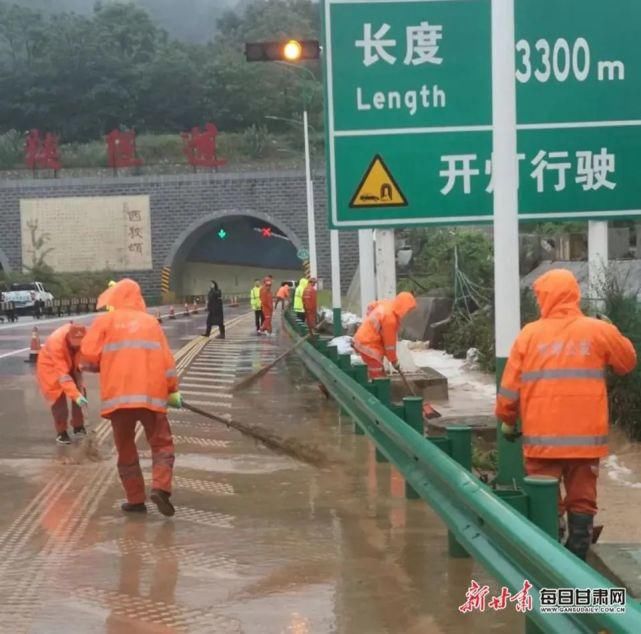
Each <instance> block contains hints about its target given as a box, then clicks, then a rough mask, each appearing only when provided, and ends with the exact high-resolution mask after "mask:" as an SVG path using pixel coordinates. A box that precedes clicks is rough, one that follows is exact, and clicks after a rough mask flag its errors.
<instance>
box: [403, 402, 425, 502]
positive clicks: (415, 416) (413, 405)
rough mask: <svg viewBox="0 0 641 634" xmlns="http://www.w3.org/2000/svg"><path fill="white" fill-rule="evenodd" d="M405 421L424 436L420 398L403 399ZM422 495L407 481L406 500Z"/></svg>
mask: <svg viewBox="0 0 641 634" xmlns="http://www.w3.org/2000/svg"><path fill="white" fill-rule="evenodd" d="M403 419H404V420H405V422H406V423H407V424H408V425H409V426H410V427H411V428H412V429H413V430H414V431H416V432H418V433H419V434H420V435H421V436H423V399H422V397H420V396H406V397H405V398H404V399H403ZM419 497H420V495H419V494H418V493H417V492H416V491H415V490H414V488H413V487H412V485H411V484H409V483H408V482H407V480H406V481H405V499H407V500H418V499H419Z"/></svg>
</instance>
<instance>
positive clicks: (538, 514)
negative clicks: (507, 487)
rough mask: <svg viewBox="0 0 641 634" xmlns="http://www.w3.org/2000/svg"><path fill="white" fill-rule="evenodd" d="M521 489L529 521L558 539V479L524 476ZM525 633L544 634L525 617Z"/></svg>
mask: <svg viewBox="0 0 641 634" xmlns="http://www.w3.org/2000/svg"><path fill="white" fill-rule="evenodd" d="M523 490H524V491H525V493H526V494H527V496H528V507H529V508H528V510H529V516H530V521H532V522H533V523H534V524H536V525H537V526H538V527H539V528H540V529H541V530H542V531H543V532H545V533H547V534H548V535H549V536H550V537H552V539H555V540H558V539H559V506H558V504H559V481H558V480H557V479H556V478H553V477H551V476H526V477H525V478H523ZM525 634H544V631H543V630H542V629H541V628H540V627H539V626H538V625H537V624H536V623H534V621H532V619H529V618H527V617H526V618H525Z"/></svg>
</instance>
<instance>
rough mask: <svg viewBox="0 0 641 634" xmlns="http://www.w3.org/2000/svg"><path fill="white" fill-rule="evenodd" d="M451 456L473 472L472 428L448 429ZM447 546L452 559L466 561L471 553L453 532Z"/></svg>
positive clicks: (462, 426)
mask: <svg viewBox="0 0 641 634" xmlns="http://www.w3.org/2000/svg"><path fill="white" fill-rule="evenodd" d="M447 439H448V440H449V449H450V456H452V459H453V460H456V462H458V463H459V464H460V465H461V466H462V467H463V468H464V469H466V470H467V471H471V470H472V428H471V427H468V426H467V425H456V426H450V427H448V428H447ZM447 545H448V552H449V555H450V557H453V558H454V559H465V558H466V557H469V556H470V555H469V553H468V552H467V551H466V550H465V548H463V546H461V544H460V543H459V542H458V540H457V539H456V537H454V534H453V533H452V532H451V531H447Z"/></svg>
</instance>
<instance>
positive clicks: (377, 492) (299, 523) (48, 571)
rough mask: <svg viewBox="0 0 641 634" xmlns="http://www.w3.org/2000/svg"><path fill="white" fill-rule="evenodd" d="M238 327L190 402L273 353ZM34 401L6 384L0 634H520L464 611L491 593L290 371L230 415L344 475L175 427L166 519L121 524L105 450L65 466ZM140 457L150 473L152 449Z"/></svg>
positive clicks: (205, 361) (215, 399)
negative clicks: (470, 599) (479, 591)
mask: <svg viewBox="0 0 641 634" xmlns="http://www.w3.org/2000/svg"><path fill="white" fill-rule="evenodd" d="M247 323H248V324H249V325H242V327H239V328H236V329H232V330H231V331H230V333H229V335H228V338H227V340H226V341H224V342H221V341H216V342H214V341H212V342H211V343H210V344H209V345H208V347H207V348H206V350H205V351H204V352H203V355H201V357H199V359H198V364H197V365H199V366H200V367H199V369H198V370H193V371H188V372H187V375H186V377H183V382H185V383H187V382H189V383H191V384H192V385H200V384H202V387H192V388H189V389H190V390H191V391H192V392H194V394H193V395H192V396H190V398H192V399H200V400H202V401H204V402H205V403H209V404H208V405H207V404H205V405H202V407H203V408H205V409H207V407H209V408H210V409H212V410H215V409H216V408H217V407H220V408H223V406H225V405H227V404H229V400H230V399H228V398H227V393H228V390H227V389H225V388H222V389H221V388H220V387H212V385H213V383H211V382H209V383H208V382H207V380H208V378H215V377H216V376H218V377H220V376H224V377H225V378H232V379H234V378H239V377H240V376H242V375H243V374H245V373H246V372H248V371H250V370H251V369H252V368H255V367H259V366H260V365H261V364H262V363H265V362H268V361H270V360H271V359H273V358H274V357H275V356H276V355H277V354H278V352H279V351H280V350H279V343H280V344H281V346H282V345H285V343H286V341H285V340H283V341H281V340H279V339H276V340H259V339H256V338H253V337H252V336H251V335H250V328H251V325H250V323H249V322H247ZM183 331H184V328H183V327H181V329H180V335H181V336H185V333H184V332H183ZM187 332H195V325H194V326H193V327H192V329H191V330H188V331H187ZM178 334H179V333H177V332H176V333H175V334H174V336H175V337H176V336H178ZM221 368H224V369H221ZM219 370H220V372H219ZM223 372H224V374H223ZM208 375H210V376H208ZM202 379H204V381H203V380H202ZM30 385H31V383H29V377H27V376H25V375H23V376H22V377H15V378H11V379H9V378H6V379H5V381H4V387H6V388H8V392H9V394H12V395H13V396H14V397H15V398H13V399H11V400H9V401H5V403H7V404H8V407H3V408H2V411H3V423H5V424H6V423H7V421H8V420H9V419H11V421H12V422H11V429H12V431H11V433H10V436H9V438H10V440H9V442H8V444H7V445H5V446H4V447H2V448H1V449H0V486H2V487H3V489H4V490H5V491H7V492H10V494H9V495H4V496H2V498H0V510H1V511H2V513H1V514H0V631H11V632H22V631H24V632H38V633H47V634H50V633H57V632H60V633H63V632H64V633H70V632H71V633H76V632H78V633H84V632H98V633H102V632H108V633H109V634H130V633H138V632H140V633H167V632H195V633H200V632H221V633H222V632H246V633H248V634H250V633H251V634H253V633H256V634H262V633H265V634H271V633H275V634H276V633H281V632H288V633H289V632H295V633H299V634H304V633H305V634H306V633H319V634H324V633H328V634H329V633H334V632H337V633H341V634H354V633H357V634H360V633H366V634H378V633H381V634H383V633H399V634H419V633H426V634H432V633H434V634H438V633H441V632H443V633H458V632H460V633H465V634H468V633H469V632H475V633H476V632H506V633H507V632H510V633H512V632H518V631H522V627H523V622H522V618H521V617H520V616H518V615H517V614H515V613H514V611H513V609H512V608H511V607H508V608H507V609H506V610H505V611H504V612H499V613H496V612H491V611H489V612H486V613H484V614H479V613H473V614H467V615H463V614H460V613H459V612H458V606H459V605H460V604H462V603H463V602H464V601H465V592H466V590H467V588H468V586H469V583H470V580H471V579H475V580H476V581H478V582H479V583H481V584H483V583H488V584H490V586H491V589H492V593H498V590H499V589H498V587H497V585H496V584H494V583H492V581H491V579H489V578H488V577H487V575H485V574H484V573H483V571H482V570H480V569H479V568H478V567H477V566H476V565H475V564H474V563H473V562H472V561H470V560H454V559H449V558H448V556H447V539H446V531H445V529H444V527H443V525H442V523H441V522H440V520H439V519H438V517H437V516H436V515H435V514H434V513H432V512H431V511H430V510H429V508H428V507H427V506H426V505H425V503H423V502H421V501H409V502H408V501H406V500H405V499H404V497H403V493H404V484H403V480H402V479H401V478H400V477H399V476H398V474H396V473H395V472H394V471H393V470H392V469H391V468H390V466H389V465H378V464H377V463H376V461H375V457H374V452H373V448H372V447H371V446H370V444H369V443H368V441H367V440H366V439H365V438H364V437H361V436H355V435H354V434H353V433H352V424H351V422H350V421H348V420H342V419H341V418H340V417H339V416H338V414H337V411H336V409H335V407H334V406H333V404H331V403H328V402H327V401H325V400H324V399H323V397H322V396H321V394H320V391H319V390H318V387H317V385H316V384H315V383H314V382H313V381H311V380H310V378H309V376H308V375H307V374H306V373H305V370H304V368H303V367H302V365H301V364H300V363H299V362H298V361H297V360H296V359H289V360H288V361H287V363H284V364H283V365H282V367H281V368H280V369H279V370H277V371H275V372H272V373H270V374H268V375H267V376H265V377H264V378H263V379H262V380H261V381H260V382H259V383H258V384H257V385H256V386H254V387H252V388H251V389H250V390H248V391H247V392H244V393H242V394H240V395H238V396H235V397H234V398H233V399H232V402H231V405H232V407H231V413H232V414H233V416H234V417H236V418H238V419H239V420H244V421H247V422H250V423H259V424H261V425H266V426H269V427H271V428H272V429H273V430H274V431H276V432H277V433H279V434H281V435H283V436H285V435H291V436H294V437H296V438H298V439H299V440H304V441H305V442H309V443H311V444H312V445H313V446H315V447H317V448H319V449H321V450H323V451H324V452H325V453H326V454H327V455H328V457H329V458H330V459H337V460H338V462H339V464H335V465H333V466H331V467H329V468H326V469H323V470H318V469H314V468H312V467H310V466H307V465H303V464H300V463H297V462H295V461H294V460H292V459H290V458H287V457H283V456H279V455H276V454H274V453H272V452H271V451H269V450H267V449H265V448H264V447H262V446H260V445H258V444H256V443H255V442H253V441H252V440H250V439H247V438H244V437H242V436H240V435H239V434H238V433H236V432H234V431H230V430H228V429H226V428H225V427H224V426H220V425H217V424H215V423H211V422H209V421H207V420H204V419H202V418H199V417H198V416H196V415H194V414H190V413H187V412H178V413H174V414H172V426H173V432H174V436H175V441H176V450H177V459H176V472H175V475H176V478H175V492H174V498H173V499H174V503H175V504H176V506H177V514H176V516H175V518H174V519H172V520H167V519H165V518H162V517H161V516H160V515H158V513H157V512H150V513H149V514H148V515H147V516H146V517H144V516H143V517H136V518H129V517H123V516H122V515H121V513H120V511H119V510H118V505H119V502H120V500H121V499H122V493H121V488H120V483H119V482H118V481H117V478H116V472H115V465H114V458H113V456H109V451H110V449H111V445H110V438H109V435H108V434H105V440H104V443H103V445H102V447H101V449H102V451H103V452H104V453H105V454H106V455H108V456H109V459H108V460H105V461H104V462H103V463H98V464H94V463H88V464H82V465H75V466H74V465H62V464H60V462H59V456H58V453H57V452H58V450H57V449H56V447H55V446H53V445H52V443H51V437H50V428H49V425H50V423H49V421H48V414H47V412H46V411H45V409H44V407H43V406H42V404H41V403H40V402H39V401H38V400H37V397H36V396H35V393H34V390H33V388H32V387H29V386H30ZM8 392H7V391H3V395H4V397H6V395H7V393H8ZM92 394H93V397H92V399H93V401H94V402H95V401H96V398H97V395H96V394H95V389H92V391H91V392H90V397H91V395H92ZM16 403H19V404H20V405H19V407H15V404H16ZM228 411H229V410H228V409H224V410H223V413H226V412H228ZM21 427H22V428H21ZM139 445H140V447H141V450H142V451H143V453H142V459H141V464H142V467H143V471H144V472H145V473H146V474H148V473H149V471H150V469H151V464H150V458H149V453H148V451H146V450H147V447H146V443H145V442H144V441H140V443H139Z"/></svg>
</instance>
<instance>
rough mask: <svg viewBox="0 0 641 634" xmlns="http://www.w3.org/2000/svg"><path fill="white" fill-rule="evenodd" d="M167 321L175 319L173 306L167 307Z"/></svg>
mask: <svg viewBox="0 0 641 634" xmlns="http://www.w3.org/2000/svg"><path fill="white" fill-rule="evenodd" d="M169 319H176V311H174V307H173V306H170V307H169Z"/></svg>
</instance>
